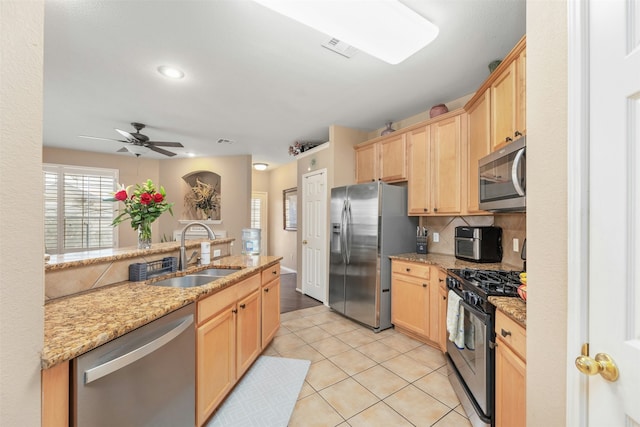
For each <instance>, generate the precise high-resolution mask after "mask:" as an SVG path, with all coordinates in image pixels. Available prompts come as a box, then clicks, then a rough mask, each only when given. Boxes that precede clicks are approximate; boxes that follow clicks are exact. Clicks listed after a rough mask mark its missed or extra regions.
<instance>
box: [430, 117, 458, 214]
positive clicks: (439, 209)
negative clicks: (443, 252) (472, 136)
mask: <svg viewBox="0 0 640 427" xmlns="http://www.w3.org/2000/svg"><path fill="white" fill-rule="evenodd" d="M463 116H464V115H457V116H455V117H451V118H449V119H446V120H443V121H440V122H437V123H434V124H432V125H431V147H432V148H431V168H432V175H431V176H432V179H433V184H432V189H433V201H432V205H433V213H434V214H456V213H460V203H461V202H460V185H461V183H462V180H461V161H462V160H461V151H462V150H461V147H462V136H461V129H462V121H463V120H465V123H466V116H464V118H463Z"/></svg>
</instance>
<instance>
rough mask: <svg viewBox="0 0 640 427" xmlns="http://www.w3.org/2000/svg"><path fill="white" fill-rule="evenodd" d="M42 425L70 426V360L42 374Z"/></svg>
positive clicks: (53, 426)
mask: <svg viewBox="0 0 640 427" xmlns="http://www.w3.org/2000/svg"><path fill="white" fill-rule="evenodd" d="M41 382H42V427H68V426H69V362H68V361H67V362H62V363H60V364H59V365H56V366H54V367H52V368H49V369H44V370H43V371H42V374H41Z"/></svg>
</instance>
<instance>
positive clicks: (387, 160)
mask: <svg viewBox="0 0 640 427" xmlns="http://www.w3.org/2000/svg"><path fill="white" fill-rule="evenodd" d="M380 179H381V180H382V181H386V182H398V181H406V180H407V143H406V135H405V134H400V135H397V136H393V137H391V138H389V139H385V140H383V141H380Z"/></svg>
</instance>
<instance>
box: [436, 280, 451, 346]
mask: <svg viewBox="0 0 640 427" xmlns="http://www.w3.org/2000/svg"><path fill="white" fill-rule="evenodd" d="M438 282H439V283H438V284H439V286H438V320H439V324H438V328H437V334H438V335H437V336H438V344H439V345H440V350H442V351H443V352H445V351H447V299H448V298H449V289H447V271H446V270H444V269H442V268H439V269H438Z"/></svg>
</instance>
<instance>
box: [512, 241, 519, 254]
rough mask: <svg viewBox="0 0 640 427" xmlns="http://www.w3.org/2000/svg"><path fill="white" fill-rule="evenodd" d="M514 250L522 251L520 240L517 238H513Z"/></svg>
mask: <svg viewBox="0 0 640 427" xmlns="http://www.w3.org/2000/svg"><path fill="white" fill-rule="evenodd" d="M513 252H520V240H519V239H517V238H515V239H513Z"/></svg>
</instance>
